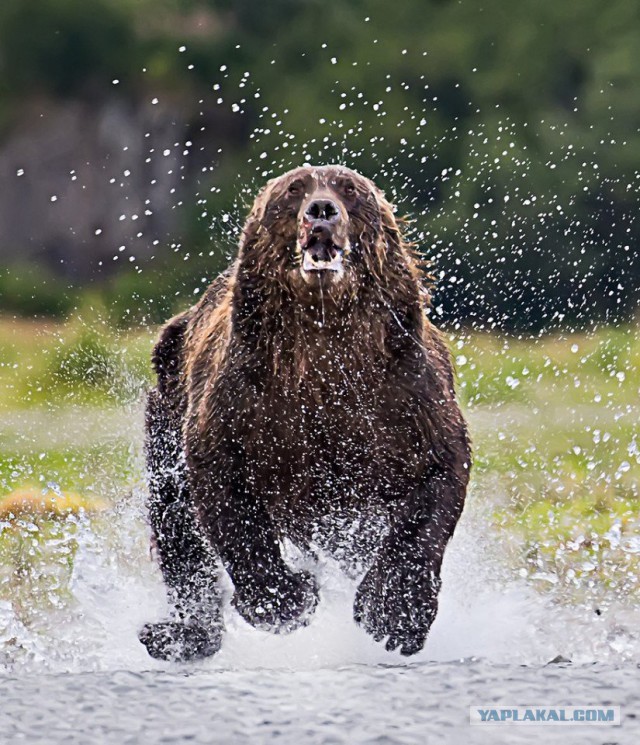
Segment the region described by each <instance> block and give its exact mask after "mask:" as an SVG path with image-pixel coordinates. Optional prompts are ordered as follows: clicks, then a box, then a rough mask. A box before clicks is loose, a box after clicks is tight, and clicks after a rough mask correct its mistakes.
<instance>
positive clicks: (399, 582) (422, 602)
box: [353, 560, 440, 656]
mask: <svg viewBox="0 0 640 745" xmlns="http://www.w3.org/2000/svg"><path fill="white" fill-rule="evenodd" d="M439 589H440V578H439V577H437V576H435V575H434V574H432V573H431V572H425V571H411V572H406V571H403V568H402V567H398V566H393V565H389V563H387V562H384V561H380V560H378V561H376V563H375V564H374V565H373V566H372V567H371V569H370V570H369V571H368V572H367V574H366V575H365V577H364V579H363V580H362V582H361V583H360V586H359V587H358V590H357V592H356V597H355V602H354V608H353V616H354V619H355V621H356V623H357V624H358V625H360V626H362V627H363V628H364V630H365V631H366V632H367V633H368V634H371V636H372V637H373V638H374V640H375V641H377V642H381V641H383V640H384V639H385V638H386V640H387V641H386V644H385V648H386V650H387V651H388V652H392V651H393V650H395V649H398V648H399V649H400V654H402V655H405V656H409V655H413V654H416V653H417V652H419V651H420V650H421V649H422V648H423V646H424V643H425V641H426V639H427V634H428V633H429V629H430V628H431V624H432V623H433V620H434V618H435V616H436V613H437V610H438V590H439Z"/></svg>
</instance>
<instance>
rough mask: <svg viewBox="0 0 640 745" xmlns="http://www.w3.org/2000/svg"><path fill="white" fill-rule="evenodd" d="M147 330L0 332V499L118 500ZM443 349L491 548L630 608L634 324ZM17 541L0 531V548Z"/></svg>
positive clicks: (484, 339)
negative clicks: (55, 494)
mask: <svg viewBox="0 0 640 745" xmlns="http://www.w3.org/2000/svg"><path fill="white" fill-rule="evenodd" d="M155 333H156V332H155V330H154V329H147V330H144V331H134V332H126V333H125V332H122V333H120V332H116V331H114V330H113V329H112V328H110V327H109V326H108V325H106V324H104V323H101V322H99V321H95V320H94V321H92V322H91V323H86V322H84V323H83V322H82V321H80V320H77V319H76V320H74V321H72V322H70V323H67V324H30V323H26V322H23V321H21V322H16V321H4V322H0V360H1V362H0V496H2V493H9V492H11V491H13V490H15V489H18V488H20V487H22V486H25V485H35V486H38V487H39V488H42V489H46V488H47V485H49V486H50V487H51V486H53V488H61V489H62V490H63V491H64V490H72V491H78V492H80V493H84V494H87V495H89V496H90V495H95V496H97V497H102V498H105V497H106V498H107V499H112V500H118V499H120V498H122V495H124V494H126V493H128V492H129V491H130V490H131V488H133V486H134V485H136V484H139V483H140V480H141V478H142V467H141V454H140V442H141V430H142V422H141V419H140V403H139V402H140V401H141V398H142V392H143V391H144V389H145V388H146V387H147V386H148V385H149V382H150V380H151V374H150V365H149V355H150V351H151V347H152V344H153V339H154V336H155ZM450 344H451V346H452V351H453V353H454V357H455V358H456V361H457V368H458V390H459V393H460V398H461V400H462V402H463V406H464V408H465V412H466V414H467V417H468V419H469V423H470V428H471V434H472V438H473V443H474V469H473V479H472V487H471V490H470V497H469V509H470V511H472V510H473V509H474V506H476V507H481V508H482V512H483V514H489V515H490V521H491V525H490V526H487V530H490V531H491V536H492V542H493V543H494V545H495V546H496V554H497V555H499V556H502V557H503V558H504V560H505V562H506V563H507V566H508V570H509V571H511V572H513V573H514V575H516V576H520V577H522V578H524V579H525V580H526V581H527V582H529V583H530V584H531V585H533V586H534V587H536V588H539V589H540V590H541V591H544V592H548V593H551V594H552V595H553V597H555V598H556V599H557V600H558V601H561V602H565V603H571V602H588V603H592V604H594V605H595V606H596V607H601V606H606V604H607V603H608V602H611V601H612V600H614V599H615V600H616V601H623V602H624V601H626V602H629V603H632V602H637V601H638V599H639V597H640V539H639V538H638V537H637V536H638V535H639V533H640V531H639V528H640V486H639V485H640V443H638V442H637V439H638V438H637V436H636V433H637V429H638V403H637V402H638V398H639V393H640V339H639V338H638V334H637V332H636V330H635V329H633V328H630V327H628V328H620V329H613V328H601V329H599V330H596V331H594V332H592V333H590V334H571V335H569V334H567V335H563V334H554V335H551V336H543V337H539V338H515V337H504V336H498V335H489V334H476V333H473V334H469V333H464V332H463V333H456V334H451V336H450ZM54 528H55V526H48V527H47V529H46V530H45V531H44V533H43V535H44V538H42V537H41V538H40V543H41V542H42V540H44V541H45V543H46V542H47V538H46V536H47V535H49V534H51V535H55V534H56V533H55V530H54ZM18 540H19V539H18V538H16V534H15V531H13V532H12V533H11V536H9V534H8V533H7V532H6V531H5V532H4V533H3V532H2V530H1V528H0V553H1V552H2V551H5V553H6V551H8V550H9V549H8V548H7V546H8V545H9V543H11V545H13V546H14V548H15V545H16V541H18ZM69 540H71V539H69ZM5 544H6V545H5ZM61 545H63V546H64V545H66V544H65V543H64V541H63V542H62V544H61ZM69 545H71V544H69ZM43 551H44V549H41V548H38V550H37V551H35V553H34V556H33V557H32V558H33V562H34V567H35V566H39V564H40V563H41V560H42V557H43V556H45V555H46V552H44V553H43ZM69 552H70V553H69V556H71V557H72V555H73V552H72V551H71V549H69ZM63 558H64V557H63ZM0 584H1V583H0ZM45 585H46V583H45Z"/></svg>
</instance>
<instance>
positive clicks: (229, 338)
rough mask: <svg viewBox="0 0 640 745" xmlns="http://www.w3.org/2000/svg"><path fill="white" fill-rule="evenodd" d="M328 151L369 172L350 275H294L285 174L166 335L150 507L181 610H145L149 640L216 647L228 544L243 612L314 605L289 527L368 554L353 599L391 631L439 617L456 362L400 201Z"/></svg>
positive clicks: (360, 189)
mask: <svg viewBox="0 0 640 745" xmlns="http://www.w3.org/2000/svg"><path fill="white" fill-rule="evenodd" d="M309 170H311V169H306V170H305V169H299V170H298V171H296V172H294V175H295V174H298V173H301V174H303V176H305V177H306V178H308V177H309V173H308V171H309ZM334 171H335V173H336V174H338V178H342V177H343V176H344V174H347V175H348V176H349V178H351V179H353V182H354V183H355V185H356V196H355V198H354V199H352V200H347V201H348V213H349V231H350V237H351V246H352V255H350V256H349V257H348V258H349V268H350V271H349V272H348V275H349V278H348V281H346V282H345V283H344V284H343V285H342V286H340V287H334V286H328V287H327V288H326V291H324V292H323V293H322V294H321V295H319V294H318V292H311V291H310V290H309V288H307V287H305V285H304V282H302V280H301V279H300V274H299V272H297V271H296V261H297V260H298V259H297V257H296V251H295V241H296V214H297V212H296V209H295V204H291V199H290V198H289V197H288V196H287V195H286V192H285V189H286V185H287V183H289V182H290V180H291V178H292V175H291V174H286V175H285V176H283V177H281V178H280V179H276V180H274V181H273V182H270V184H269V185H267V187H266V188H265V189H264V190H263V192H262V193H261V194H260V195H259V197H258V198H257V200H256V203H255V204H254V207H253V209H252V211H251V214H250V216H249V218H248V220H247V223H246V225H245V229H244V231H243V235H242V238H241V241H240V247H239V252H238V257H237V259H236V261H235V262H234V263H233V265H232V266H231V267H230V268H229V270H227V272H225V274H223V275H222V276H221V277H219V278H218V279H217V280H216V281H215V282H214V283H213V285H212V286H211V287H210V288H209V290H208V291H207V293H206V294H205V295H204V297H203V298H202V300H201V301H200V302H199V303H198V304H197V305H196V306H194V307H193V308H191V309H190V310H188V311H186V312H185V313H183V314H181V315H179V316H177V317H176V318H174V319H173V320H172V321H170V322H169V323H168V325H167V326H166V327H165V329H164V330H163V332H162V335H161V339H160V341H159V342H158V345H157V346H156V349H155V356H154V364H155V368H156V371H157V374H158V385H157V388H156V390H154V391H153V392H152V393H151V394H150V399H149V406H148V419H147V432H148V436H147V454H148V463H149V470H150V492H151V496H150V502H149V513H150V521H151V525H152V530H153V533H154V536H155V540H156V542H157V545H158V554H159V558H160V564H161V567H162V570H163V574H164V578H165V582H166V583H167V585H168V588H169V592H170V598H171V600H172V602H173V603H174V605H175V607H176V609H177V610H176V616H175V618H174V619H173V620H172V621H171V622H169V623H165V624H155V625H154V624H151V625H148V626H147V627H145V629H144V630H143V632H142V634H141V639H142V640H143V642H144V643H145V644H146V645H147V648H148V649H149V651H150V653H151V654H153V655H154V656H157V657H163V658H175V659H189V658H192V657H198V656H206V655H207V654H211V653H213V652H214V651H215V650H216V649H217V648H218V647H219V645H220V640H221V634H222V624H221V619H220V610H219V605H220V600H219V596H218V590H217V578H216V572H215V564H216V560H217V559H220V560H221V562H222V565H223V566H224V568H225V569H226V571H227V572H228V573H229V574H230V576H231V579H232V580H233V583H234V587H235V596H234V604H235V606H236V608H237V609H238V611H239V612H240V613H241V614H242V615H243V617H244V618H245V619H246V620H248V621H249V622H250V623H252V624H254V625H257V626H263V627H266V628H270V629H272V630H275V631H288V630H291V629H293V628H295V627H296V626H299V625H301V624H303V623H306V621H307V620H308V618H309V616H310V614H311V613H312V612H313V610H314V607H315V604H316V602H317V589H316V587H315V582H314V580H313V577H311V576H310V575H308V574H304V573H294V572H293V571H292V570H291V569H289V567H288V566H287V564H286V563H285V562H284V561H283V559H282V556H281V551H280V543H281V541H282V539H283V538H289V539H291V540H292V541H293V543H295V544H296V545H298V546H299V547H301V548H308V547H312V546H319V547H321V548H323V549H324V550H327V551H329V552H330V553H332V554H334V555H335V556H336V557H338V558H339V559H340V560H341V562H342V563H343V565H344V566H345V569H346V570H347V571H351V572H353V573H358V572H362V571H364V572H365V573H364V577H363V579H362V581H361V583H360V586H359V588H358V591H357V594H356V599H355V605H354V616H355V619H356V621H357V622H358V623H360V624H361V625H362V626H363V627H364V629H365V630H366V631H367V632H369V633H370V634H372V635H373V637H374V638H375V639H377V640H382V639H384V638H386V639H387V642H386V644H387V648H388V649H395V648H400V650H401V651H402V652H403V653H404V654H413V653H414V652H417V651H418V650H419V649H421V648H422V646H423V644H424V641H425V639H426V635H427V632H428V630H429V627H430V625H431V623H432V621H433V618H434V617H435V614H436V610H437V595H438V590H439V586H440V579H439V576H440V567H441V563H442V558H443V554H444V549H445V546H446V544H447V542H448V540H449V539H450V537H451V535H452V533H453V530H454V528H455V525H456V523H457V520H458V518H459V516H460V514H461V511H462V507H463V504H464V497H465V491H466V486H467V482H468V477H469V469H470V450H469V444H468V438H467V432H466V426H465V423H464V420H463V418H462V415H461V413H460V410H459V407H458V405H457V403H456V399H455V392H454V382H453V369H452V364H451V360H450V356H449V353H448V351H447V349H446V346H445V344H444V342H443V339H442V337H441V335H440V334H439V332H438V331H437V330H436V329H435V328H434V327H433V325H432V324H431V323H430V321H429V320H428V317H427V312H426V308H427V303H428V296H427V292H426V290H425V288H424V287H423V284H422V281H421V274H420V270H419V266H418V262H417V260H416V258H415V256H414V254H413V252H412V250H411V248H410V246H409V245H408V244H407V243H406V242H405V241H404V239H403V237H402V232H401V228H400V225H399V224H398V222H397V221H396V219H395V217H394V214H393V210H392V208H391V205H390V204H389V203H388V202H387V201H386V200H385V198H384V196H383V195H382V193H381V192H380V191H379V190H378V189H377V188H376V187H375V186H374V185H373V184H372V183H371V182H370V181H368V180H367V179H364V178H363V177H361V176H359V175H358V174H354V173H353V172H350V171H347V169H334ZM319 173H321V175H322V178H325V177H326V178H328V177H329V176H331V174H332V173H333V171H331V170H330V169H324V170H322V169H319ZM332 178H333V176H332ZM332 183H333V182H332ZM185 629H186V630H185Z"/></svg>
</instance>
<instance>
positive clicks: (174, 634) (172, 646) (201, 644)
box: [138, 621, 222, 662]
mask: <svg viewBox="0 0 640 745" xmlns="http://www.w3.org/2000/svg"><path fill="white" fill-rule="evenodd" d="M138 638H139V639H140V641H141V642H142V643H143V644H144V646H145V647H146V648H147V652H148V653H149V655H150V656H151V657H153V658H154V659H156V660H166V661H168V662H191V661H192V660H201V659H204V658H205V657H211V655H213V654H215V653H216V652H217V651H218V650H219V649H220V644H221V642H222V629H221V628H219V627H211V628H209V627H206V626H203V625H202V624H200V623H198V622H197V621H162V622H160V623H147V624H145V625H144V626H143V627H142V629H141V630H140V633H139V634H138Z"/></svg>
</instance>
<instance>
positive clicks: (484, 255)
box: [0, 0, 640, 328]
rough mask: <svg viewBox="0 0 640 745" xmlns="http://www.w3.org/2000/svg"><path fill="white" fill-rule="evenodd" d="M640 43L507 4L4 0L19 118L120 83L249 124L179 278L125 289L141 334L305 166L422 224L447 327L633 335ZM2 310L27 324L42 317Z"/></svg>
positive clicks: (574, 8) (123, 313)
mask: <svg viewBox="0 0 640 745" xmlns="http://www.w3.org/2000/svg"><path fill="white" fill-rule="evenodd" d="M639 44H640V6H639V5H638V4H637V3H634V2H633V1H632V0H611V2H608V3H606V4H603V3H602V2H600V1H599V0H598V1H596V0H583V2H581V3H579V4H570V3H558V2H556V1H555V0H523V1H522V2H521V3H520V4H519V5H518V9H517V12H511V11H509V10H508V9H506V8H505V5H504V3H503V2H500V1H499V0H488V1H487V2H484V3H482V4H478V3H474V2H472V1H471V0H462V1H461V2H453V1H452V0H406V2H404V3H402V4H401V5H399V6H391V5H389V3H388V2H383V1H382V0H368V1H367V2H364V0H352V2H342V1H338V0H322V2H320V1H319V0H305V2H300V1H299V0H274V1H273V2H269V3H260V2H257V0H233V1H232V0H153V1H152V0H111V1H110V2H106V0H100V1H99V2H98V0H96V2H92V3H86V2H85V1H84V0H3V3H2V6H1V7H0V70H1V72H2V75H1V76H0V81H1V82H0V92H2V96H0V111H3V110H4V109H5V108H6V106H7V105H9V104H7V102H11V101H15V100H18V99H24V97H25V96H27V95H29V94H38V93H42V92H44V93H47V94H48V95H52V96H93V97H96V96H98V97H100V96H109V95H113V86H112V82H111V81H112V79H114V78H117V79H119V80H120V86H119V91H120V92H122V91H126V92H127V95H130V96H132V97H139V96H140V95H141V92H142V91H145V92H148V91H149V90H152V91H153V92H154V93H161V92H162V91H163V90H165V89H171V90H175V89H178V90H180V91H181V92H182V93H183V94H184V95H185V96H192V97H193V100H197V101H199V102H200V104H199V108H200V109H201V110H202V111H206V112H212V111H222V110H223V109H224V111H225V113H226V116H227V117H231V120H232V121H236V122H237V127H231V128H229V127H226V128H221V129H220V131H210V132H208V133H207V136H208V137H209V138H211V140H212V141H215V142H216V143H219V147H220V159H219V162H217V163H216V164H215V165H216V169H215V170H214V172H213V175H212V181H211V183H205V181H204V180H201V181H200V187H199V189H200V193H199V194H198V195H197V197H194V200H195V199H196V198H197V200H198V203H199V206H200V207H201V210H199V213H200V217H199V218H196V217H195V216H194V217H193V219H192V223H193V224H192V225H190V227H189V230H191V231H192V232H191V233H190V235H192V236H193V237H192V238H191V241H192V243H191V244H190V246H189V251H190V252H191V257H192V260H191V261H190V262H189V263H188V264H186V265H185V266H184V267H183V268H182V270H181V271H179V272H178V273H177V274H178V275H179V277H178V276H177V275H176V273H174V271H173V269H174V268H175V267H176V266H177V265H178V263H179V261H178V260H176V261H174V262H173V263H172V257H171V249H170V248H169V247H168V246H167V247H166V249H165V250H164V251H163V252H162V255H163V257H164V258H162V260H161V261H160V260H157V262H158V263H157V268H155V267H154V269H153V270H150V269H147V268H146V267H145V269H144V271H143V273H142V275H140V276H136V273H135V272H134V271H133V270H131V271H130V273H129V274H128V275H127V276H123V277H120V278H118V279H116V280H114V282H113V283H112V284H111V285H109V286H107V287H106V288H105V289H104V290H103V292H104V293H105V294H104V297H106V298H107V299H108V300H107V302H108V303H111V302H112V301H114V298H116V297H122V298H124V299H121V300H118V301H117V304H120V305H121V307H119V308H116V309H115V310H114V313H115V315H116V316H117V317H118V319H119V321H121V322H126V323H131V322H136V321H140V320H144V319H147V318H152V319H154V320H156V319H158V318H160V317H161V316H163V315H164V314H165V313H166V312H169V311H170V310H172V309H174V308H175V307H176V306H177V305H179V304H180V302H182V301H183V300H184V299H185V297H186V296H189V295H190V294H192V293H193V291H194V290H195V289H196V288H197V287H199V286H200V284H201V277H202V275H203V272H204V273H205V274H211V273H212V268H215V270H216V271H217V270H218V269H219V268H220V265H221V264H222V263H224V262H223V253H224V251H223V249H222V248H218V249H217V252H216V253H215V255H214V257H213V259H212V261H211V262H210V263H209V264H207V261H206V259H207V257H208V256H209V253H210V245H209V243H208V240H207V238H206V237H203V227H204V228H205V229H206V227H207V225H208V223H209V222H210V221H211V220H212V219H213V218H214V217H215V216H218V215H220V214H222V213H225V212H228V213H230V214H234V215H236V216H241V214H242V211H243V208H244V205H245V204H246V202H247V201H248V200H249V199H250V195H251V194H253V193H255V191H256V190H257V188H258V187H259V186H260V185H261V184H262V183H264V181H265V180H266V178H267V177H269V176H271V175H275V174H277V173H278V172H280V171H282V170H283V169H284V168H288V167H291V166H294V165H298V164H300V163H301V162H303V161H305V160H311V161H312V162H328V161H339V162H344V163H346V164H348V165H351V166H354V167H356V168H358V169H359V170H361V171H363V172H364V173H366V174H367V175H370V176H372V177H374V178H375V179H376V180H377V181H378V182H379V183H380V184H381V185H382V186H383V187H385V188H386V189H387V191H388V192H389V194H390V196H391V197H392V198H393V199H395V200H396V202H397V203H398V204H399V208H400V211H401V212H403V213H410V214H411V216H413V217H415V218H416V222H415V226H414V237H415V238H416V239H417V241H418V242H419V243H420V245H421V246H422V248H423V251H424V252H425V254H426V255H427V256H428V257H429V258H430V259H432V260H433V261H434V262H435V267H436V270H437V273H438V275H439V276H440V288H441V289H440V292H439V294H438V296H437V299H436V305H437V306H438V307H439V309H440V312H441V313H442V315H443V316H444V317H445V318H449V319H457V320H462V321H466V322H474V323H476V324H477V325H479V326H483V327H488V328H492V327H494V326H495V325H500V326H506V327H514V326H516V327H517V326H521V327H538V328H540V327H547V328H549V327H551V326H554V325H563V324H565V325H566V324H567V323H571V324H575V323H578V324H580V323H585V322H587V321H590V320H593V319H594V318H603V319H606V320H609V321H618V320H620V319H622V318H625V317H626V318H628V317H630V316H631V314H633V313H634V312H635V309H636V306H637V303H638V299H639V296H640V295H639V293H640V290H639V289H638V288H639V287H640V281H639V280H640V251H639V250H638V245H639V243H640V226H639V225H638V220H637V212H638V210H637V203H638V188H639V182H638V178H639V177H638V173H640V133H639V131H638V121H640V99H638V97H637V96H636V95H635V91H636V90H637V89H638V86H639V85H640V57H639V56H638V54H637V49H638V46H639ZM179 50H182V51H179ZM3 117H4V118H6V116H5V115H3ZM198 219H199V220H200V224H199V225H196V223H197V222H198ZM160 253H161V252H160V251H158V252H157V254H158V255H160ZM199 253H201V254H202V256H203V258H204V259H205V261H198V260H193V256H194V255H197V254H199ZM203 267H204V269H203ZM205 269H207V271H205ZM60 290H61V291H63V288H60ZM118 291H122V293H123V295H122V296H118V294H117V293H118ZM45 294H46V293H45ZM0 295H1V297H2V299H1V300H0V302H1V303H2V304H3V306H4V307H6V308H10V309H14V308H15V309H16V310H19V311H21V312H25V313H28V312H32V310H33V306H34V303H36V304H37V301H36V300H35V296H32V297H25V296H24V295H23V296H21V297H25V302H24V304H23V305H20V304H19V303H17V301H16V300H15V298H16V297H17V295H16V293H15V292H14V294H13V295H12V294H11V293H8V294H7V295H6V296H5V293H4V292H2V293H0ZM7 298H8V299H7ZM11 298H14V299H13V300H12V299H11ZM18 306H20V307H18ZM45 306H46V307H45ZM61 306H64V302H63V301H61ZM61 306H60V305H58V306H57V305H56V303H55V302H54V300H53V299H50V300H46V301H43V303H42V307H41V308H38V309H37V311H36V312H42V313H49V312H51V313H56V312H57V313H64V312H65V310H66V309H65V308H64V307H61ZM125 306H127V307H125Z"/></svg>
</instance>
